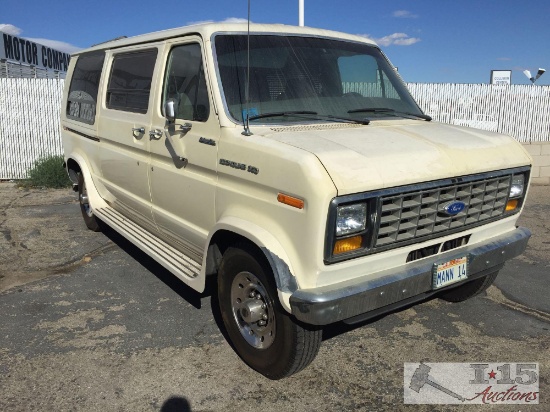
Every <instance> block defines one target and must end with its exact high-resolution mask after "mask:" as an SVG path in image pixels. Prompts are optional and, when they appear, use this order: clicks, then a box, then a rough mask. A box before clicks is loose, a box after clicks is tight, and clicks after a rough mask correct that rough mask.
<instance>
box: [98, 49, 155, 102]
mask: <svg viewBox="0 0 550 412" xmlns="http://www.w3.org/2000/svg"><path fill="white" fill-rule="evenodd" d="M156 58H157V49H152V50H145V51H141V52H134V53H120V54H117V55H115V57H114V60H113V67H112V69H111V77H110V78H109V85H108V86H107V107H108V108H109V109H116V110H124V111H128V112H135V113H147V107H148V106H149V94H150V91H151V81H152V79H153V71H154V69H155V60H156Z"/></svg>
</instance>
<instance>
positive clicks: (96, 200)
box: [67, 152, 108, 211]
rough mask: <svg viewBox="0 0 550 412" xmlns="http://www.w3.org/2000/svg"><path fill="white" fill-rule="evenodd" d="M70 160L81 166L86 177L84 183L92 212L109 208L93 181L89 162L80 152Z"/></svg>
mask: <svg viewBox="0 0 550 412" xmlns="http://www.w3.org/2000/svg"><path fill="white" fill-rule="evenodd" d="M68 159H72V160H74V161H75V162H76V163H78V166H80V171H81V173H82V174H83V175H84V181H85V182H86V188H87V189H88V199H89V202H90V207H91V208H92V211H94V209H96V208H100V207H107V206H108V205H107V203H106V202H105V200H103V198H102V197H101V196H100V195H99V192H98V190H97V188H96V185H95V182H94V180H93V179H92V173H91V172H90V168H89V166H88V162H87V161H86V159H85V158H84V156H82V155H81V154H80V153H78V152H77V153H75V152H73V153H71V154H70V155H69V156H67V160H68Z"/></svg>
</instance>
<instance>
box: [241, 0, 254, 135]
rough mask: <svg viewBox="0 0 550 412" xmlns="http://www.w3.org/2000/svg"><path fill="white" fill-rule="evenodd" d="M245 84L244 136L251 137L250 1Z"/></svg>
mask: <svg viewBox="0 0 550 412" xmlns="http://www.w3.org/2000/svg"><path fill="white" fill-rule="evenodd" d="M246 41H247V44H246V84H245V86H244V98H245V100H246V103H245V113H246V115H245V118H244V119H243V120H244V131H243V133H242V134H243V135H244V136H252V132H251V131H250V107H249V106H250V0H248V32H247V36H246Z"/></svg>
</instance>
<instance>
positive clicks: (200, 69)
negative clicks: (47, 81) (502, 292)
mask: <svg viewBox="0 0 550 412" xmlns="http://www.w3.org/2000/svg"><path fill="white" fill-rule="evenodd" d="M65 85H66V86H65V92H64V97H63V106H62V110H61V120H62V129H63V130H62V134H63V144H64V149H65V160H66V168H67V171H68V173H69V176H70V178H71V179H72V181H73V182H74V185H75V190H78V193H79V198H80V206H81V210H82V215H83V217H84V221H85V223H86V225H87V226H88V227H89V228H90V229H92V230H100V228H101V222H104V223H106V224H107V225H109V226H110V227H112V228H114V229H115V230H116V231H118V232H120V233H121V234H122V235H124V236H125V237H126V238H128V239H129V240H130V241H131V242H133V243H134V244H136V245H137V246H138V247H140V248H141V249H142V250H143V251H145V252H146V253H147V254H149V255H150V256H151V257H153V258H154V259H156V260H157V261H158V262H159V263H160V264H162V265H163V266H165V267H166V268H167V269H169V270H170V271H171V272H172V273H173V274H174V275H175V276H177V277H178V278H180V279H181V280H182V281H183V282H184V283H186V284H187V285H189V286H190V287H191V288H193V289H195V290H196V291H198V292H201V291H203V290H204V287H205V278H206V276H210V275H212V276H217V283H218V297H219V304H220V310H221V314H222V318H223V321H224V324H225V327H226V329H227V333H228V336H229V337H230V339H231V343H232V345H233V347H234V349H235V351H236V352H237V353H238V355H239V356H240V357H241V358H242V359H243V360H244V361H245V362H246V363H247V364H248V365H250V366H251V367H252V368H254V369H255V370H257V371H259V372H260V373H262V374H264V375H265V376H267V377H269V378H272V379H278V378H282V377H285V376H288V375H291V374H293V373H295V372H297V371H299V370H301V369H302V368H304V367H305V366H307V365H308V364H309V363H310V362H311V361H312V360H313V359H314V357H315V356H316V354H317V351H318V349H319V345H320V343H321V337H322V333H321V332H322V327H323V325H327V324H330V323H334V322H340V321H344V322H348V323H354V322H360V321H364V320H365V319H368V318H372V317H374V316H378V315H381V314H384V313H388V312H390V311H393V310H395V309H397V308H400V307H403V306H405V305H410V304H411V303H414V302H418V301H421V300H424V299H426V298H428V297H430V296H433V295H437V296H439V297H441V298H443V299H446V300H449V301H455V302H456V301H463V300H465V299H468V298H470V297H472V296H474V295H476V294H478V293H480V292H482V291H484V290H485V289H486V288H487V287H488V286H489V285H490V284H491V283H492V282H493V280H494V279H495V277H496V276H497V273H498V271H499V269H501V268H502V266H503V265H504V262H505V261H506V260H507V259H510V258H513V257H514V256H517V255H519V254H520V253H522V252H523V250H524V249H525V247H526V244H527V240H528V238H529V236H530V232H529V231H528V230H527V229H525V228H521V227H517V226H516V221H517V219H518V216H519V212H520V211H521V209H522V206H523V204H524V201H525V195H526V192H527V187H528V182H529V173H530V165H531V158H530V157H529V155H528V154H527V153H526V152H525V151H524V150H523V149H522V147H521V146H520V145H519V144H518V143H517V142H515V141H514V140H513V139H512V138H510V137H507V136H503V135H499V134H496V133H491V132H484V131H480V130H475V129H469V128H465V127H460V126H452V125H445V124H441V123H437V122H433V121H430V120H431V119H430V117H429V116H427V115H425V114H424V113H423V112H422V110H421V109H420V108H419V107H418V105H417V104H416V103H415V101H414V99H413V98H412V97H411V96H410V94H409V92H408V91H407V89H406V86H405V85H404V83H403V82H402V80H401V79H400V77H399V75H398V74H397V72H396V70H395V69H394V67H393V66H392V65H391V64H390V62H389V61H388V60H387V58H386V57H385V56H384V55H383V54H382V52H381V51H380V49H379V48H378V47H377V46H376V44H375V43H374V42H372V41H370V40H368V39H365V38H363V37H358V36H352V35H348V34H343V33H336V32H331V31H325V30H315V29H310V28H303V27H291V26H283V25H251V26H250V35H249V36H248V35H247V25H246V24H244V25H240V24H205V25H196V26H190V27H183V28H177V29H173V30H166V31H162V32H158V33H152V34H147V35H143V36H137V37H133V38H122V39H117V40H114V41H110V42H107V43H104V44H100V45H97V46H94V47H92V48H89V49H87V50H83V51H81V52H78V53H76V54H75V55H73V57H72V59H71V61H70V68H69V71H68V76H67V80H66V83H65Z"/></svg>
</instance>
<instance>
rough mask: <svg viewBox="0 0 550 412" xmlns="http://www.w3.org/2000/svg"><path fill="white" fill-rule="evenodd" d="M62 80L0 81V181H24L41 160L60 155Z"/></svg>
mask: <svg viewBox="0 0 550 412" xmlns="http://www.w3.org/2000/svg"><path fill="white" fill-rule="evenodd" d="M62 94H63V80H57V79H2V78H0V179H24V178H26V177H27V170H28V169H29V168H30V167H31V166H32V165H33V163H34V161H35V160H36V159H38V158H40V157H41V156H45V155H49V154H61V153H63V148H62V146H61V134H60V132H59V106H60V102H61V97H62Z"/></svg>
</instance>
